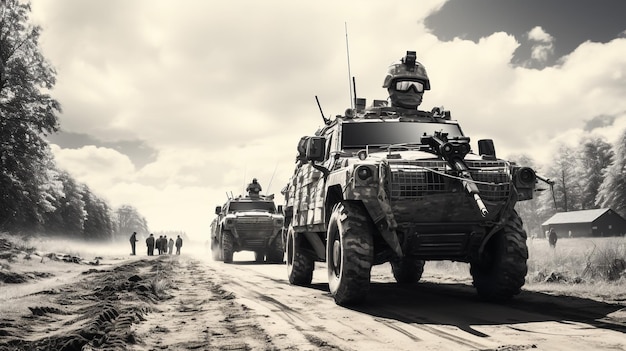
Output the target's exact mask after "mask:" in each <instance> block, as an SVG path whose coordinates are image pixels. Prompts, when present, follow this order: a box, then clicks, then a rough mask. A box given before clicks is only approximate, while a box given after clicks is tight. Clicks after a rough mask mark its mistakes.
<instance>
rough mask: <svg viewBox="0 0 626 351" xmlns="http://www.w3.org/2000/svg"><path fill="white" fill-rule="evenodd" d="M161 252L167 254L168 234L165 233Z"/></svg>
mask: <svg viewBox="0 0 626 351" xmlns="http://www.w3.org/2000/svg"><path fill="white" fill-rule="evenodd" d="M161 252H163V254H164V255H167V235H163V240H162V241H161Z"/></svg>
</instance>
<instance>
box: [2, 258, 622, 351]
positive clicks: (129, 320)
mask: <svg viewBox="0 0 626 351" xmlns="http://www.w3.org/2000/svg"><path fill="white" fill-rule="evenodd" d="M242 257H243V259H241V258H242ZM251 261H252V258H250V260H247V258H246V257H245V256H237V255H236V256H235V263H234V264H230V265H227V264H223V263H220V262H213V261H210V260H208V261H207V260H203V259H199V258H194V257H189V256H184V255H183V256H167V257H150V258H145V257H144V258H138V259H135V260H132V261H128V262H124V263H121V264H118V265H114V266H110V267H102V268H98V269H93V268H92V269H90V270H88V271H86V272H84V273H83V274H79V275H77V276H76V279H75V280H74V281H73V282H72V283H71V284H65V285H61V286H59V287H55V288H54V289H44V290H42V291H38V292H37V291H33V292H32V293H30V294H26V295H19V294H17V295H16V294H14V295H12V296H10V297H8V298H5V300H3V301H0V302H2V304H3V305H4V304H6V303H9V304H12V305H13V306H18V305H22V306H28V307H29V309H30V312H29V311H28V310H26V311H24V310H23V309H19V308H13V309H10V308H5V307H2V308H1V309H0V311H2V317H1V318H0V350H31V349H32V350H36V349H41V350H44V349H51V350H62V349H63V350H103V349H104V350H394V351H399V350H415V349H420V350H499V351H504V350H526V349H537V350H573V349H576V350H626V334H625V332H626V308H625V306H624V305H623V304H606V303H602V302H597V301H594V300H588V299H580V298H572V297H569V298H568V297H554V296H550V295H546V294H542V293H534V292H528V291H525V292H523V293H522V294H521V295H520V296H519V297H517V298H516V299H515V300H514V301H513V302H512V303H510V304H507V305H493V304H488V303H484V302H482V301H480V300H478V299H477V298H476V295H475V293H474V290H473V288H472V287H471V286H469V285H467V284H466V283H449V282H448V283H443V282H439V281H437V279H436V278H433V277H429V276H428V272H426V273H425V276H424V279H425V281H424V282H423V283H420V284H419V285H417V286H399V285H397V284H395V283H393V280H392V279H393V278H392V277H391V275H390V273H389V268H388V267H386V266H377V267H375V268H374V271H373V284H372V288H371V291H370V295H369V298H368V301H367V303H366V304H364V305H362V306H360V307H358V308H352V309H349V308H343V307H339V306H337V305H335V303H334V301H333V299H332V297H331V296H330V295H329V293H328V287H327V284H326V283H325V281H326V276H325V274H326V272H325V269H324V267H323V266H322V265H318V266H317V268H316V271H315V274H314V278H313V284H312V285H311V286H310V287H297V286H291V285H289V284H288V282H287V280H286V272H285V267H284V266H283V265H269V264H255V263H253V262H251ZM38 286H45V284H40V285H38ZM33 308H34V310H33ZM3 339H4V340H3ZM48 347H50V348H48Z"/></svg>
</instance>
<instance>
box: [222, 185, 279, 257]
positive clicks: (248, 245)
mask: <svg viewBox="0 0 626 351" xmlns="http://www.w3.org/2000/svg"><path fill="white" fill-rule="evenodd" d="M215 214H216V215H217V216H216V217H215V218H214V219H213V221H212V222H211V252H212V254H213V259H214V260H216V261H224V263H232V262H233V253H235V252H239V251H254V255H255V260H256V262H263V261H265V260H266V261H267V262H271V263H280V262H283V256H284V247H283V241H282V237H281V235H280V233H281V232H282V227H283V214H282V206H278V208H277V207H276V205H275V203H274V197H273V196H264V195H256V196H250V195H248V196H239V197H233V198H229V199H228V200H227V201H226V203H225V204H224V205H223V206H217V207H216V208H215Z"/></svg>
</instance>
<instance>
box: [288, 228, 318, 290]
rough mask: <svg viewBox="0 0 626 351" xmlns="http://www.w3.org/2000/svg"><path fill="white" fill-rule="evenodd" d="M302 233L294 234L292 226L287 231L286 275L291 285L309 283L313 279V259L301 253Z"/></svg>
mask: <svg viewBox="0 0 626 351" xmlns="http://www.w3.org/2000/svg"><path fill="white" fill-rule="evenodd" d="M302 240H306V239H305V238H304V236H303V234H299V235H296V232H295V231H294V229H293V227H292V226H289V230H288V231H287V245H286V249H287V275H288V277H289V283H291V284H293V285H309V284H311V281H312V280H313V270H314V269H315V261H314V260H313V259H312V258H311V257H310V256H308V255H305V254H303V253H302V245H301V241H302Z"/></svg>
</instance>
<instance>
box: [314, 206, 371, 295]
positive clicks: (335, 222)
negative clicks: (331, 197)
mask: <svg viewBox="0 0 626 351" xmlns="http://www.w3.org/2000/svg"><path fill="white" fill-rule="evenodd" d="M373 233H374V225H373V223H372V221H371V219H370V218H369V215H368V214H367V212H366V211H365V209H364V208H363V206H362V205H361V204H359V203H352V202H347V201H346V202H340V203H338V204H337V205H335V207H334V208H333V212H332V214H331V216H330V220H329V223H328V231H327V232H326V235H327V236H326V264H327V267H328V287H329V289H330V293H331V295H332V296H333V297H334V298H335V303H337V304H338V305H352V304H357V303H359V302H362V301H363V300H364V299H365V297H366V296H367V293H368V292H369V287H370V275H371V270H372V263H373V261H374V237H373Z"/></svg>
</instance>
